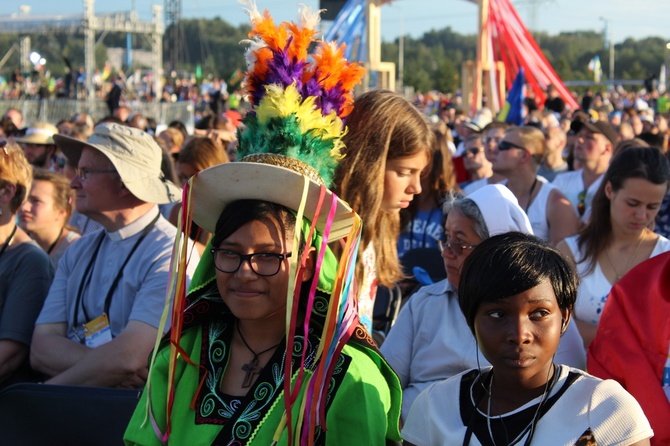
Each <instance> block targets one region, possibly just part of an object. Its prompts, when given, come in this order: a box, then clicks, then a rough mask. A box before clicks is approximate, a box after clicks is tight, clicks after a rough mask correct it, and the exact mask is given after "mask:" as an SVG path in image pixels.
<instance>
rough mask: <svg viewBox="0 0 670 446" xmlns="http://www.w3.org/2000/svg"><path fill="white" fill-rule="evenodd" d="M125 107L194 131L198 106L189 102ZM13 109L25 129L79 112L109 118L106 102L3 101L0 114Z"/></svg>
mask: <svg viewBox="0 0 670 446" xmlns="http://www.w3.org/2000/svg"><path fill="white" fill-rule="evenodd" d="M125 105H126V106H127V107H129V108H130V109H131V110H132V111H133V112H135V113H141V114H142V115H144V116H145V117H147V118H153V119H155V120H156V122H157V123H158V125H159V126H160V125H161V124H162V125H167V124H169V123H170V122H172V121H176V120H178V121H181V122H183V123H184V124H185V125H186V127H187V128H188V129H190V131H192V129H193V126H194V124H195V107H194V106H193V104H192V103H190V102H172V103H161V102H158V103H148V102H137V103H130V104H128V103H127V104H125ZM10 107H13V108H16V109H18V110H21V112H22V113H23V124H24V126H30V125H31V124H32V123H34V122H50V123H52V124H56V123H58V122H59V121H62V120H69V119H71V118H72V117H73V116H74V115H75V114H77V113H88V114H89V115H91V117H92V118H93V121H96V122H97V121H98V120H100V119H102V118H104V117H105V116H107V115H109V109H108V108H107V104H106V103H105V102H103V101H94V102H87V101H76V100H71V99H42V100H36V99H25V100H11V101H8V100H0V113H4V111H5V110H7V109H8V108H10Z"/></svg>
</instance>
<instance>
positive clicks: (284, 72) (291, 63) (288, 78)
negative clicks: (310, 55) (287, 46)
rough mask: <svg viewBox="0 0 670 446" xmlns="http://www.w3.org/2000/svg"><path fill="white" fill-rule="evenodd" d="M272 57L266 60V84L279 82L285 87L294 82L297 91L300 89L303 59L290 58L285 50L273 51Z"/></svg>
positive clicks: (303, 65) (303, 69) (303, 66)
mask: <svg viewBox="0 0 670 446" xmlns="http://www.w3.org/2000/svg"><path fill="white" fill-rule="evenodd" d="M273 53H274V57H273V58H272V60H270V61H268V77H267V79H266V82H265V83H266V85H269V84H279V85H281V86H282V87H284V88H286V87H288V86H289V85H291V84H292V83H294V82H295V84H296V87H297V88H298V91H300V90H301V89H302V73H303V72H304V71H305V61H304V60H300V61H296V60H290V59H289V57H288V54H287V53H286V51H273Z"/></svg>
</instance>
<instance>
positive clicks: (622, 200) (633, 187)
mask: <svg viewBox="0 0 670 446" xmlns="http://www.w3.org/2000/svg"><path fill="white" fill-rule="evenodd" d="M666 192H667V186H666V185H665V184H654V183H652V182H650V181H647V180H645V179H642V178H628V179H627V180H625V181H624V182H623V186H622V187H621V189H619V190H618V191H614V190H613V188H612V183H609V182H608V183H607V184H606V185H605V196H607V198H609V200H610V217H611V219H612V227H613V228H618V229H619V230H621V231H622V232H623V233H624V234H635V233H640V232H641V231H642V230H643V229H644V228H646V227H648V226H649V225H650V224H651V223H652V222H653V221H654V220H655V218H656V214H658V210H659V209H660V207H661V202H662V201H663V197H664V196H665V193H666Z"/></svg>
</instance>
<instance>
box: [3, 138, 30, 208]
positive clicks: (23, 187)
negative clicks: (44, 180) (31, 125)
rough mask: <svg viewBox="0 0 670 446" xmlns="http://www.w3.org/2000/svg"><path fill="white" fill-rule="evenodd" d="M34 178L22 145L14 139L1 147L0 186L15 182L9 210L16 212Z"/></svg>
mask: <svg viewBox="0 0 670 446" xmlns="http://www.w3.org/2000/svg"><path fill="white" fill-rule="evenodd" d="M32 180H33V169H32V167H31V166H30V164H29V163H28V160H27V159H26V156H25V154H24V153H23V150H22V149H21V147H19V146H18V144H16V143H15V142H13V141H8V142H7V145H6V146H5V147H4V148H2V149H0V187H4V186H6V185H7V184H14V185H15V186H16V192H15V193H14V197H13V198H12V199H11V201H10V202H9V210H10V212H11V213H12V214H14V213H16V211H17V210H18V209H19V206H21V205H22V204H23V202H24V201H25V200H26V197H27V196H28V191H29V190H30V185H31V183H32Z"/></svg>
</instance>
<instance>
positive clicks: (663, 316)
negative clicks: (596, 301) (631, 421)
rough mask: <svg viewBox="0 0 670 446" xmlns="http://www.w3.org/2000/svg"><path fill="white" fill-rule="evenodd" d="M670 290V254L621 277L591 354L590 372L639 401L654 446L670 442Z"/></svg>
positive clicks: (612, 293) (610, 295) (590, 348)
mask: <svg viewBox="0 0 670 446" xmlns="http://www.w3.org/2000/svg"><path fill="white" fill-rule="evenodd" d="M669 287H670V253H664V254H660V255H658V256H656V257H653V258H651V259H649V260H646V261H644V262H642V263H640V264H639V265H638V266H636V267H635V268H633V269H632V270H631V271H630V272H629V273H628V274H626V275H625V276H623V277H622V278H621V280H619V281H618V282H617V283H616V284H614V286H613V287H612V290H611V291H610V293H609V297H608V298H607V305H605V308H604V309H603V313H602V316H601V317H600V324H599V325H598V332H597V333H596V337H595V338H594V339H593V342H591V344H590V345H589V348H588V354H587V367H588V371H589V373H592V374H593V375H594V376H597V377H598V378H602V379H614V380H616V381H617V382H618V383H619V384H621V385H622V386H623V388H624V389H626V390H627V391H628V392H630V393H631V395H633V396H634V397H635V399H636V400H637V401H638V402H639V403H640V405H641V406H642V410H644V413H645V415H646V416H647V418H648V419H649V423H651V427H652V428H653V429H654V436H653V437H652V439H651V444H652V446H655V445H658V446H661V445H668V444H670V423H669V422H668V420H670V395H669V394H668V392H670V373H669V372H670V369H669V367H670V365H669V364H668V361H669V360H670V359H669V358H670V344H669V343H670V336H669V333H668V316H669V315H670V299H668V292H667V290H668V288H669ZM641 302H644V303H643V304H642V305H641ZM664 390H665V392H664Z"/></svg>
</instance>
